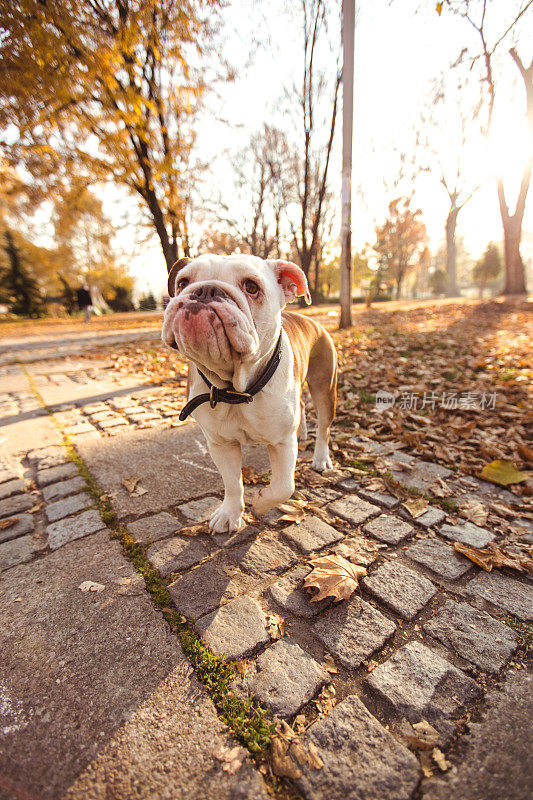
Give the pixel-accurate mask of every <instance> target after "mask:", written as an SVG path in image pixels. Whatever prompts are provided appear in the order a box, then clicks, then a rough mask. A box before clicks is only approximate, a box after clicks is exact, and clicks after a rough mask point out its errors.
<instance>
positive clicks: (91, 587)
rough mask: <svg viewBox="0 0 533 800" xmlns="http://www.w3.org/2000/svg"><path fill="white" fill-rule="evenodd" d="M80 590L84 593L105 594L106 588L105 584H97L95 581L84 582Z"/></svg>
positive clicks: (79, 587)
mask: <svg viewBox="0 0 533 800" xmlns="http://www.w3.org/2000/svg"><path fill="white" fill-rule="evenodd" d="M78 589H81V591H82V592H103V591H104V589H105V586H104V584H103V583H96V582H95V581H83V583H80V585H79V586H78Z"/></svg>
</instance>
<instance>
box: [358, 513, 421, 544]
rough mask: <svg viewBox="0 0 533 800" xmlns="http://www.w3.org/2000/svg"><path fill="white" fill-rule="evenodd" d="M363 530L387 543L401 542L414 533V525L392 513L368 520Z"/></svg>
mask: <svg viewBox="0 0 533 800" xmlns="http://www.w3.org/2000/svg"><path fill="white" fill-rule="evenodd" d="M363 530H364V532H365V533H369V534H370V535H371V536H374V538H376V539H379V540H380V541H381V542H386V543H387V544H399V543H400V542H403V541H404V539H407V537H408V536H411V535H412V534H413V533H414V528H413V526H412V525H409V523H408V522H404V521H403V520H401V519H398V517H393V516H391V515H390V514H380V515H379V517H376V518H375V519H372V520H370V522H367V523H366V525H365V526H364V527H363Z"/></svg>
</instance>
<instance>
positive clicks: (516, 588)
mask: <svg viewBox="0 0 533 800" xmlns="http://www.w3.org/2000/svg"><path fill="white" fill-rule="evenodd" d="M466 588H467V591H468V592H469V593H470V594H472V595H474V596H476V597H483V599H484V600H488V601H489V602H490V603H492V604H493V605H495V606H497V607H498V608H501V609H503V610H504V611H508V612H509V614H514V615H515V616H517V617H519V618H520V619H524V620H527V621H528V622H531V621H533V586H532V585H531V584H530V583H521V582H520V581H517V580H514V578H510V577H508V576H507V575H502V573H501V572H497V571H496V570H494V571H493V572H482V573H481V574H480V575H478V576H477V578H473V579H472V580H471V581H469V582H468V584H467V586H466Z"/></svg>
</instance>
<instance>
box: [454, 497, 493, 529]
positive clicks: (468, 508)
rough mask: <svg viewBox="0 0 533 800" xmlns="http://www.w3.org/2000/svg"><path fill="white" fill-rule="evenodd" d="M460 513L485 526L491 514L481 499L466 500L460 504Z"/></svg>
mask: <svg viewBox="0 0 533 800" xmlns="http://www.w3.org/2000/svg"><path fill="white" fill-rule="evenodd" d="M459 513H460V515H461V516H462V517H464V518H465V519H468V520H470V522H473V523H474V524H475V525H480V526H483V525H484V524H485V523H486V521H487V517H488V516H489V511H488V509H487V508H486V507H485V506H484V505H483V503H480V502H479V500H465V502H464V503H461V505H460V506H459Z"/></svg>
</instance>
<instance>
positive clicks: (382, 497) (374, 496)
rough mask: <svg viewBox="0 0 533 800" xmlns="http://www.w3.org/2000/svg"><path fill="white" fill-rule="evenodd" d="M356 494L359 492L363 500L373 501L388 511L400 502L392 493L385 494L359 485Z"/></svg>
mask: <svg viewBox="0 0 533 800" xmlns="http://www.w3.org/2000/svg"><path fill="white" fill-rule="evenodd" d="M357 494H359V495H360V496H361V497H362V498H363V500H368V501H369V502H370V503H375V504H376V505H378V506H382V507H383V508H386V509H388V510H389V511H390V510H391V509H393V508H396V506H398V505H399V504H400V501H399V500H398V498H397V497H394V496H393V495H392V494H387V493H386V492H373V491H369V490H368V489H365V488H364V487H361V488H359V489H357Z"/></svg>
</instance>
